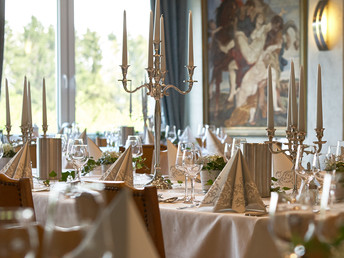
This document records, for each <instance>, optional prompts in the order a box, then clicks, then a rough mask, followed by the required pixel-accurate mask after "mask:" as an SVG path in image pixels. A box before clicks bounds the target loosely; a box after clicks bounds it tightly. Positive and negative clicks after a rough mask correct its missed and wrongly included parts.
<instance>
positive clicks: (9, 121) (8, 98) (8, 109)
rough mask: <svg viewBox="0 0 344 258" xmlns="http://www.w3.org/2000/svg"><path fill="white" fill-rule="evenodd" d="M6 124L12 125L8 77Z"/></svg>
mask: <svg viewBox="0 0 344 258" xmlns="http://www.w3.org/2000/svg"><path fill="white" fill-rule="evenodd" d="M6 126H7V127H11V110H10V97H9V92H8V81H7V79H6Z"/></svg>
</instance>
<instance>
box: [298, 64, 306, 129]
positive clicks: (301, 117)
mask: <svg viewBox="0 0 344 258" xmlns="http://www.w3.org/2000/svg"><path fill="white" fill-rule="evenodd" d="M303 73H304V71H303V66H301V68H300V86H299V122H298V126H299V132H305V131H306V120H305V110H306V108H305V85H304V83H305V82H304V74H303Z"/></svg>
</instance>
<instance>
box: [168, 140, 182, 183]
mask: <svg viewBox="0 0 344 258" xmlns="http://www.w3.org/2000/svg"><path fill="white" fill-rule="evenodd" d="M177 151H178V148H177V147H176V146H175V145H174V144H173V143H172V142H171V141H170V140H167V158H168V168H169V175H170V179H171V180H176V181H184V180H185V175H184V173H183V171H181V170H178V169H176V168H175V164H176V157H177Z"/></svg>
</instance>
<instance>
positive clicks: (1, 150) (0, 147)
mask: <svg viewBox="0 0 344 258" xmlns="http://www.w3.org/2000/svg"><path fill="white" fill-rule="evenodd" d="M2 156H4V147H3V145H2V141H1V140H0V159H1V158H2Z"/></svg>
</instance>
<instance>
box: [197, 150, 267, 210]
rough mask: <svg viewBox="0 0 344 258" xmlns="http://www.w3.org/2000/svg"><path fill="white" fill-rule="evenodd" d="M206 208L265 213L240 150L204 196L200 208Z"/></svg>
mask: <svg viewBox="0 0 344 258" xmlns="http://www.w3.org/2000/svg"><path fill="white" fill-rule="evenodd" d="M206 206H210V207H213V211H223V210H233V211H236V212H240V213H242V212H245V211H246V210H264V211H265V205H264V203H263V201H262V199H261V198H260V194H259V191H258V189H257V186H256V184H255V183H254V181H253V180H252V178H251V174H250V171H249V169H248V166H247V163H246V160H245V158H244V156H243V155H242V153H241V150H237V152H236V153H235V156H234V157H232V158H231V159H230V160H229V161H228V163H227V165H226V166H225V167H224V168H223V170H222V171H221V173H220V175H219V176H218V177H217V179H216V180H215V182H214V183H213V185H212V186H211V188H210V189H209V191H208V192H207V194H206V195H205V197H204V199H203V201H202V202H201V205H200V207H206Z"/></svg>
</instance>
